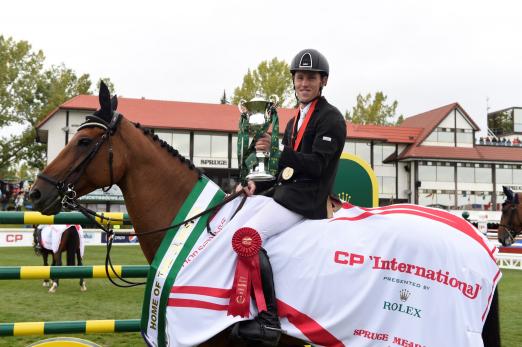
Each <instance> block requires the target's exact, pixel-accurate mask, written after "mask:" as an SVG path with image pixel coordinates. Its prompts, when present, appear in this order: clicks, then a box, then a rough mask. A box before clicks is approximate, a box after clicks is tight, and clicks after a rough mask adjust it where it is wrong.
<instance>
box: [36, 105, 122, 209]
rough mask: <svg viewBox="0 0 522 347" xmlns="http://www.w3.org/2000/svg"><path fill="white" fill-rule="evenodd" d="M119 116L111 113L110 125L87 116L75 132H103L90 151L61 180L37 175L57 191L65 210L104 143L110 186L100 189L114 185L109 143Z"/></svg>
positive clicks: (114, 112)
mask: <svg viewBox="0 0 522 347" xmlns="http://www.w3.org/2000/svg"><path fill="white" fill-rule="evenodd" d="M121 117H122V116H121V114H120V113H118V112H116V111H113V115H112V118H111V121H110V123H107V122H106V121H105V120H104V119H102V118H100V117H98V116H96V115H90V116H87V119H86V121H85V122H84V123H83V124H81V125H80V126H79V127H78V130H77V131H80V130H82V129H85V128H93V127H96V128H101V129H103V130H104V133H103V134H102V135H101V136H100V137H99V138H98V141H96V143H95V144H94V146H93V147H92V149H91V151H90V152H89V153H88V154H87V155H86V156H85V157H84V158H83V159H82V160H81V161H80V162H79V163H78V164H77V165H76V166H74V167H73V168H72V169H71V170H69V172H68V174H67V175H66V176H65V177H64V178H63V179H61V180H58V179H55V178H52V177H49V176H47V175H44V174H42V173H40V174H38V176H37V177H38V178H41V179H42V180H44V181H45V182H47V183H49V184H51V185H52V186H54V188H56V190H57V191H58V193H59V195H60V197H61V199H62V207H64V208H65V209H70V208H71V203H73V202H74V201H75V199H76V196H77V194H76V191H75V190H74V189H75V187H74V185H75V184H76V182H78V180H79V179H80V177H81V176H82V175H83V173H84V172H85V170H86V169H87V167H88V166H89V164H90V162H91V161H92V160H93V159H94V157H95V156H96V154H97V153H98V152H99V150H100V148H101V147H102V145H103V144H104V143H105V141H108V143H109V159H108V160H109V176H110V184H109V186H108V187H107V188H102V190H103V191H104V192H108V191H109V189H111V187H112V186H113V184H114V174H113V168H112V164H113V154H112V142H111V136H113V135H114V134H115V133H116V130H117V127H118V124H119V122H120V120H121Z"/></svg>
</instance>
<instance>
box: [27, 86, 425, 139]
mask: <svg viewBox="0 0 522 347" xmlns="http://www.w3.org/2000/svg"><path fill="white" fill-rule="evenodd" d="M98 107H99V103H98V97H97V96H92V95H79V96H77V97H74V98H72V99H70V100H69V101H66V102H65V103H63V104H62V105H60V107H58V108H56V109H55V110H53V111H52V112H51V113H50V114H49V115H47V117H45V118H44V119H43V120H42V121H41V122H40V123H38V125H37V126H36V127H37V128H40V127H41V126H42V125H43V124H45V122H47V120H49V118H51V117H52V116H53V115H54V114H55V113H56V112H58V111H59V110H64V109H67V110H85V111H94V110H96V109H97V108H98ZM118 111H119V112H121V113H122V114H123V115H125V117H126V118H128V119H129V120H131V121H133V122H139V123H141V124H143V125H145V126H147V127H153V128H169V129H197V130H207V131H219V132H236V131H237V126H238V121H239V111H238V109H237V106H233V105H221V104H203V103H195V102H180V101H162V100H148V99H130V98H119V99H118ZM295 114H296V110H295V109H289V108H280V109H278V115H279V131H280V133H283V132H284V130H285V126H286V124H287V123H288V121H289V120H290V119H291V118H292V117H293V116H294V115H295ZM347 128H348V129H347V133H348V136H347V137H348V138H350V139H360V140H377V141H384V142H390V143H413V142H414V141H415V140H416V139H417V137H418V135H419V134H420V133H421V132H422V129H420V128H408V127H404V126H403V127H396V126H381V125H359V124H350V123H347Z"/></svg>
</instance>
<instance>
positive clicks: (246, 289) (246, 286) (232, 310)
mask: <svg viewBox="0 0 522 347" xmlns="http://www.w3.org/2000/svg"><path fill="white" fill-rule="evenodd" d="M261 244H262V240H261V236H260V235H259V233H258V232H257V231H256V230H255V229H252V228H241V229H238V230H237V231H236V232H235V233H234V236H233V237H232V248H233V249H234V251H235V252H236V253H237V254H238V260H237V264H236V271H235V274H234V280H233V283H232V290H231V295H230V302H229V304H228V315H230V316H241V317H248V316H249V313H250V308H249V306H250V296H251V293H252V291H253V294H254V298H255V301H256V304H257V309H258V311H259V312H262V311H266V302H265V297H264V295H263V285H262V283H261V270H260V266H259V255H258V254H259V250H260V249H261Z"/></svg>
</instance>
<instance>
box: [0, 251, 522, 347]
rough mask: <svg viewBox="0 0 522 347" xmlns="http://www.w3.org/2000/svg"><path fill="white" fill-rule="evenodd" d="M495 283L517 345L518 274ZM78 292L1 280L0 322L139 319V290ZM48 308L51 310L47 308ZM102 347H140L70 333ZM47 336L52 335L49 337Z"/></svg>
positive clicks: (97, 254)
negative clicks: (54, 290) (498, 283)
mask: <svg viewBox="0 0 522 347" xmlns="http://www.w3.org/2000/svg"><path fill="white" fill-rule="evenodd" d="M112 258H113V262H114V264H122V265H134V264H145V263H146V261H145V258H144V257H143V255H142V253H141V250H140V248H139V247H136V246H115V247H113V250H112ZM104 259H105V247H103V246H99V247H96V246H90V247H87V249H86V251H85V259H84V264H85V265H99V264H103V261H104ZM0 265H3V266H6V265H13V266H14V265H41V259H40V258H39V257H36V256H35V255H34V253H33V251H32V249H30V248H0ZM502 272H503V278H502V281H501V282H500V319H501V323H500V324H501V334H502V346H503V347H518V346H521V345H522V329H520V327H521V326H522V300H521V298H522V295H521V294H520V293H519V292H520V291H521V290H522V271H515V270H504V271H502ZM87 287H88V290H87V292H85V293H81V292H80V290H79V285H78V280H61V281H60V287H59V289H58V292H57V293H55V294H48V293H47V288H44V287H42V286H41V281H40V280H24V281H16V280H13V281H0V321H1V322H27V321H56V320H84V319H130V318H139V317H140V315H141V304H142V301H143V291H144V286H140V287H134V288H117V287H115V286H113V285H112V284H110V283H109V282H108V281H107V280H103V279H88V280H87ZM49 308H53V309H52V310H49ZM70 336H76V337H80V338H85V339H87V340H91V341H93V342H96V343H98V344H100V345H102V346H143V345H144V343H143V341H142V339H141V336H140V334H139V333H124V334H99V335H74V334H71V335H70ZM49 337H51V335H49ZM40 339H43V337H39V336H30V337H0V346H13V347H16V346H26V345H28V344H30V343H31V342H35V341H38V340H40Z"/></svg>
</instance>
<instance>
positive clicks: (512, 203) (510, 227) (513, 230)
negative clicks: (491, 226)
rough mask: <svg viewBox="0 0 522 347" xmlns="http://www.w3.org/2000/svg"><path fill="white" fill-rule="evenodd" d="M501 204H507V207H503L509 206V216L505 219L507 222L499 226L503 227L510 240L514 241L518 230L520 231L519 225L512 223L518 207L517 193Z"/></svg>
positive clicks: (518, 232) (521, 229) (521, 228)
mask: <svg viewBox="0 0 522 347" xmlns="http://www.w3.org/2000/svg"><path fill="white" fill-rule="evenodd" d="M503 205H505V206H506V205H507V207H504V208H509V211H508V213H509V217H508V220H507V224H499V227H504V228H505V229H506V231H507V232H508V234H509V237H510V238H511V240H512V241H514V240H515V237H517V236H518V234H520V232H521V231H522V226H521V225H519V226H518V227H517V226H515V225H514V221H515V215H516V214H517V211H518V207H519V205H520V201H519V198H518V194H515V197H514V198H513V199H511V200H509V199H508V200H506V201H505V202H504V204H503ZM502 214H504V211H502ZM517 229H518V230H517Z"/></svg>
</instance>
